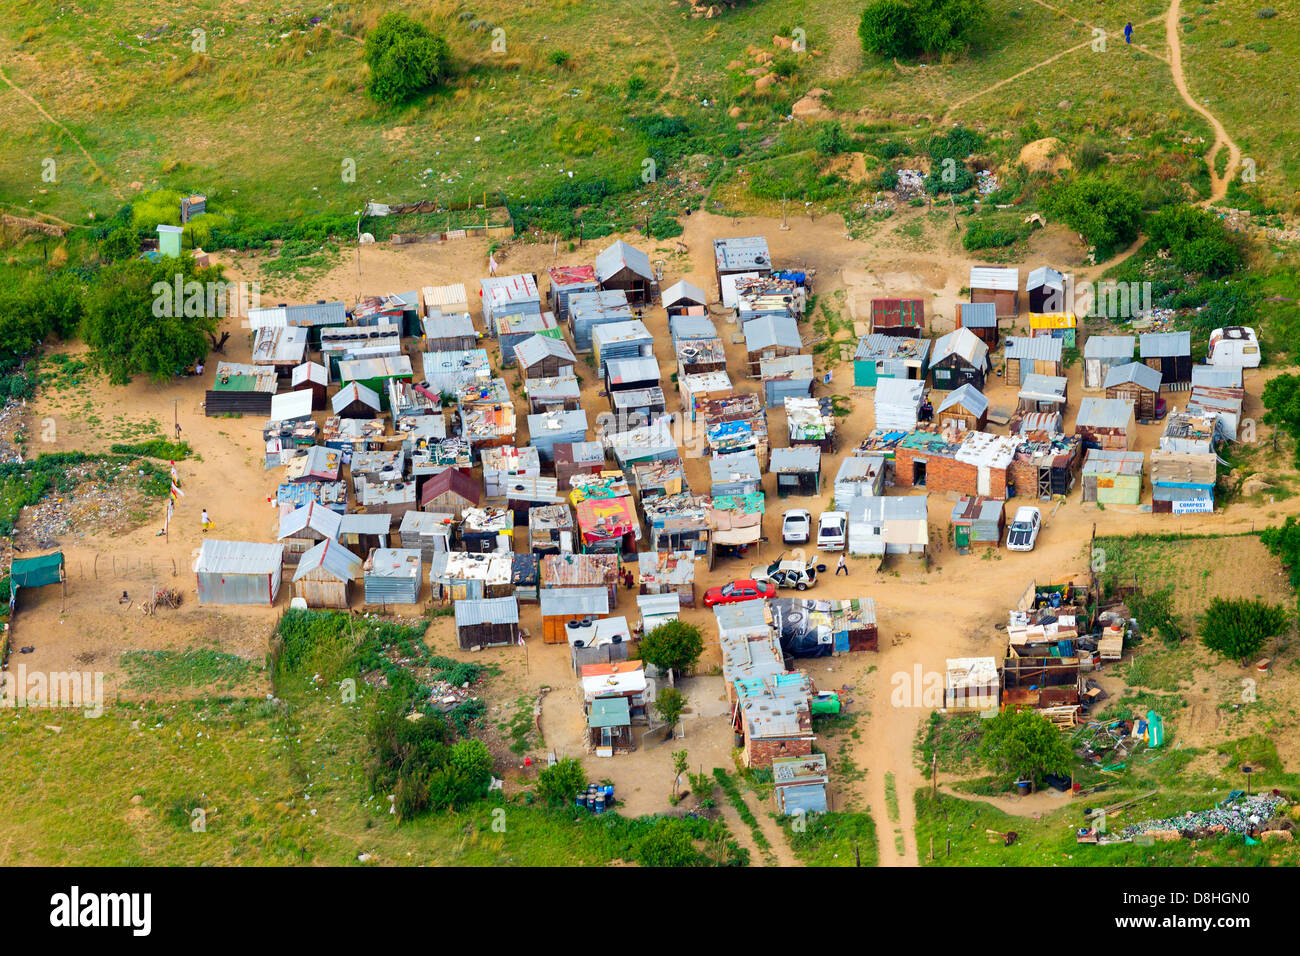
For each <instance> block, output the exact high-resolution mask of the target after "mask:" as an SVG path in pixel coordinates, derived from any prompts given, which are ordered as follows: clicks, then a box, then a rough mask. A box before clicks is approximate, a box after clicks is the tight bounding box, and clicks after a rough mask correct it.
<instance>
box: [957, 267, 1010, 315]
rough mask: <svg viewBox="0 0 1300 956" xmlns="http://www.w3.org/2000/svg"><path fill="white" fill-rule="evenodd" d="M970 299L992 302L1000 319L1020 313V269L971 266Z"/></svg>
mask: <svg viewBox="0 0 1300 956" xmlns="http://www.w3.org/2000/svg"><path fill="white" fill-rule="evenodd" d="M968 287H969V288H970V300H971V301H972V302H992V303H993V305H994V306H995V307H996V308H997V310H998V318H999V319H1010V318H1015V316H1017V315H1019V314H1020V270H1019V269H1013V268H997V267H994V266H971V269H970V281H969V283H968Z"/></svg>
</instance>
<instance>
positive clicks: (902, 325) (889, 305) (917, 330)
mask: <svg viewBox="0 0 1300 956" xmlns="http://www.w3.org/2000/svg"><path fill="white" fill-rule="evenodd" d="M871 331H872V332H873V333H876V334H879V335H901V336H905V337H907V338H918V337H920V336H922V335H924V334H925V300H924V299H872V300H871Z"/></svg>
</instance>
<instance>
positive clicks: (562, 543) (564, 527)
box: [528, 502, 578, 554]
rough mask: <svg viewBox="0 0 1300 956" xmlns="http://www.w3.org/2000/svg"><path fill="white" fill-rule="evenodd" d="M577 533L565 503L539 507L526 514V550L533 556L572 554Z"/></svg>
mask: <svg viewBox="0 0 1300 956" xmlns="http://www.w3.org/2000/svg"><path fill="white" fill-rule="evenodd" d="M577 532H578V526H577V524H576V523H575V522H574V520H573V512H572V511H571V510H570V508H569V505H568V503H567V502H560V503H559V504H553V505H540V506H538V507H536V508H532V509H530V510H529V512H528V548H529V550H531V551H532V552H534V553H535V554H560V553H561V552H569V553H572V551H573V550H574V543H575V542H576V541H577V539H578V533H577Z"/></svg>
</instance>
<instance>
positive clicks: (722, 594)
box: [704, 578, 776, 607]
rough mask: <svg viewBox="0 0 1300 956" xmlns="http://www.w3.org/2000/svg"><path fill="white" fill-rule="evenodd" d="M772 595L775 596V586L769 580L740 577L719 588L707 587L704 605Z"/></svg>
mask: <svg viewBox="0 0 1300 956" xmlns="http://www.w3.org/2000/svg"><path fill="white" fill-rule="evenodd" d="M774 597H776V587H775V585H773V584H772V582H771V581H755V580H754V579H753V578H741V579H740V580H738V581H732V582H731V583H730V584H724V585H723V586H722V587H720V588H709V589H708V590H707V591H705V592H704V606H705V607H713V606H714V605H715V604H735V603H736V602H737V601H755V600H757V599H759V598H774Z"/></svg>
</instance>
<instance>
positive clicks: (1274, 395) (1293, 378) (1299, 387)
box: [1260, 372, 1300, 544]
mask: <svg viewBox="0 0 1300 956" xmlns="http://www.w3.org/2000/svg"><path fill="white" fill-rule="evenodd" d="M1260 400H1261V401H1262V402H1263V403H1264V407H1265V408H1266V409H1268V411H1266V412H1265V413H1264V424H1265V425H1271V426H1273V427H1274V428H1276V429H1278V430H1279V431H1282V432H1285V433H1286V434H1287V435H1290V436H1291V438H1292V440H1294V441H1295V443H1296V446H1295V465H1296V467H1297V468H1300V375H1295V374H1292V373H1291V372H1287V373H1286V374H1284V375H1276V376H1274V377H1273V378H1270V379H1269V380H1268V381H1267V382H1265V383H1264V392H1263V394H1262V395H1261V396H1260ZM1289 520H1290V519H1288V521H1289ZM1267 533H1268V532H1265V534H1266V535H1267ZM1264 543H1265V544H1268V540H1267V538H1266V539H1265V542H1264Z"/></svg>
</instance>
